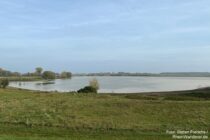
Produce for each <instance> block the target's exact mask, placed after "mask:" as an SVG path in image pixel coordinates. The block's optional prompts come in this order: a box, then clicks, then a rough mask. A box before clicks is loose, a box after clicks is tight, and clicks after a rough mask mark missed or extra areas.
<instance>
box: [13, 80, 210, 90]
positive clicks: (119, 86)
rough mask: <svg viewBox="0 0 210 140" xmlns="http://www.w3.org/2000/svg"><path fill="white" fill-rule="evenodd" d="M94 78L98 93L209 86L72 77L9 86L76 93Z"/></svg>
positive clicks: (204, 83) (206, 82) (209, 83)
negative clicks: (48, 83)
mask: <svg viewBox="0 0 210 140" xmlns="http://www.w3.org/2000/svg"><path fill="white" fill-rule="evenodd" d="M93 78H96V79H97V80H98V81H99V83H100V90H99V92H100V93H133V92H152V91H174V90H189V89H196V88H201V87H207V86H210V78H208V77H108V76H106V77H73V78H72V79H69V80H55V84H50V85H37V83H40V81H39V82H12V83H10V86H12V87H18V88H23V89H32V90H41V91H55V90H57V91H61V92H63V91H76V90H78V89H80V88H82V87H84V86H86V85H88V83H89V80H91V79H93Z"/></svg>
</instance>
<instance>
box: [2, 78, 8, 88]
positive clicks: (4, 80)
mask: <svg viewBox="0 0 210 140" xmlns="http://www.w3.org/2000/svg"><path fill="white" fill-rule="evenodd" d="M8 85H9V80H8V79H2V80H0V88H6V87H7V86H8Z"/></svg>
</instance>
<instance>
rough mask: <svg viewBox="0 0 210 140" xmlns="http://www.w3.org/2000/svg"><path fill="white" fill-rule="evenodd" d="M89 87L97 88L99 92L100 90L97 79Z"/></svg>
mask: <svg viewBox="0 0 210 140" xmlns="http://www.w3.org/2000/svg"><path fill="white" fill-rule="evenodd" d="M89 86H90V87H93V88H95V89H96V90H99V88H100V86H99V82H98V80H97V79H95V78H94V79H92V80H90V81H89Z"/></svg>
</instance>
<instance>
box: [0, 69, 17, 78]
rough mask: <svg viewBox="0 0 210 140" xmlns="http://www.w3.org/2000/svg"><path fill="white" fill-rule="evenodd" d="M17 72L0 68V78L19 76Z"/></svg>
mask: <svg viewBox="0 0 210 140" xmlns="http://www.w3.org/2000/svg"><path fill="white" fill-rule="evenodd" d="M20 75H21V74H20V73H18V72H11V71H8V70H5V69H2V68H0V77H9V76H20Z"/></svg>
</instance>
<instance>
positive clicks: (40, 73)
mask: <svg viewBox="0 0 210 140" xmlns="http://www.w3.org/2000/svg"><path fill="white" fill-rule="evenodd" d="M21 76H24V77H35V76H36V77H41V78H43V79H46V80H51V79H68V78H71V77H72V73H71V72H68V71H63V72H61V73H56V72H53V71H48V70H46V71H44V69H43V68H42V67H37V68H35V71H34V72H28V73H23V74H21V73H19V72H11V71H9V70H5V69H2V68H0V77H21Z"/></svg>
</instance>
